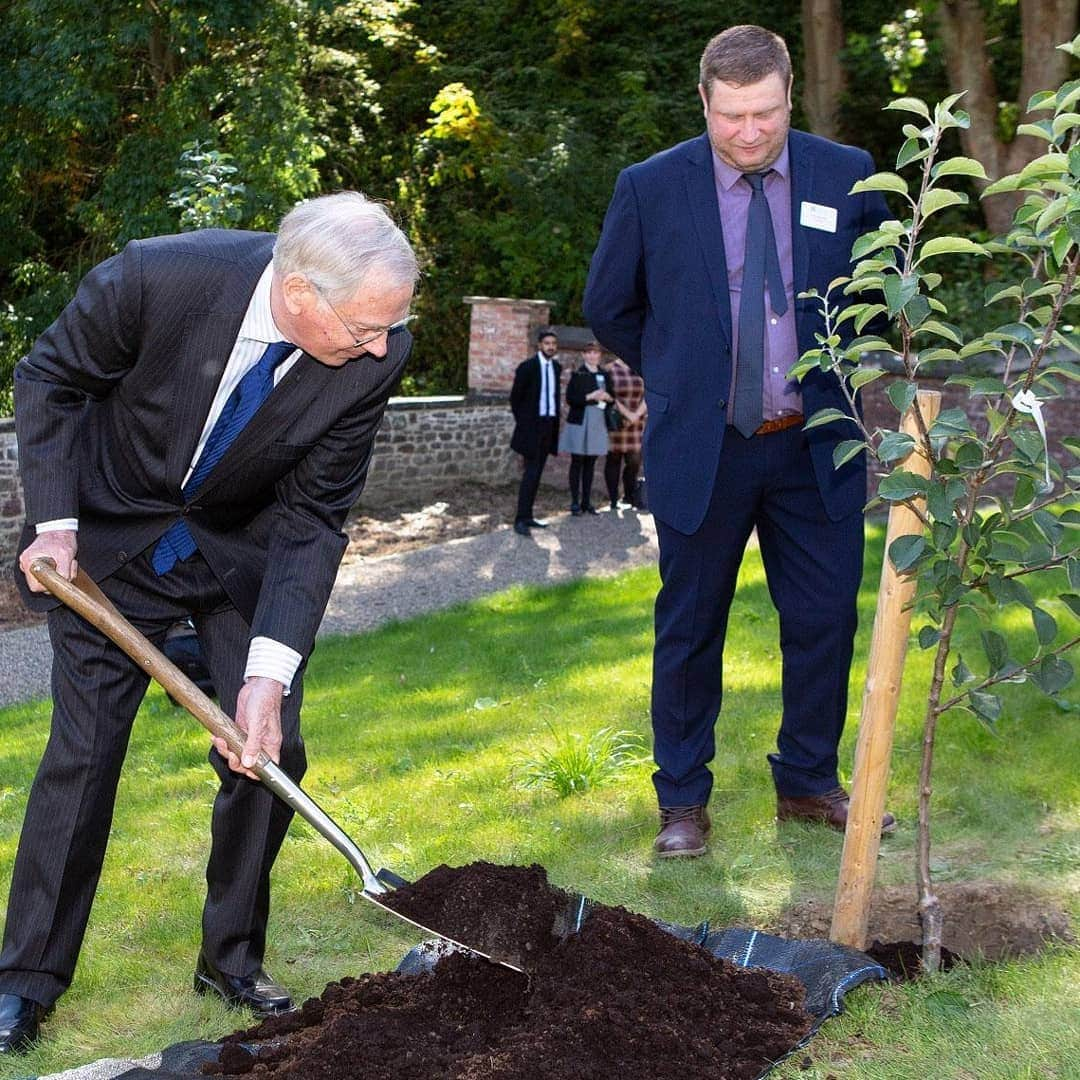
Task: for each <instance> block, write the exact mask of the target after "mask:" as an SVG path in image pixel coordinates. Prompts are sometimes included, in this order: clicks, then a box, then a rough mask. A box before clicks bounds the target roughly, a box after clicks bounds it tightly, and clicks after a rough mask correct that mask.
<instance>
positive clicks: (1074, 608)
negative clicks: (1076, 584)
mask: <svg viewBox="0 0 1080 1080" xmlns="http://www.w3.org/2000/svg"><path fill="white" fill-rule="evenodd" d="M1058 599H1059V600H1060V601H1061V602H1062V603H1064V604H1065V606H1066V607H1067V608H1068V609H1069V610H1070V611H1071V612H1072V613H1073V615H1075V616H1076V617H1077V618H1078V619H1080V596H1077V595H1076V593H1062V594H1061V595H1060V596H1059V597H1058Z"/></svg>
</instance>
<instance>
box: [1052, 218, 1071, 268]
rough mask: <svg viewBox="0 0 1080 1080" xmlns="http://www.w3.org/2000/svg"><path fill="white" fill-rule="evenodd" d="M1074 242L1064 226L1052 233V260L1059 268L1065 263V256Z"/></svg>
mask: <svg viewBox="0 0 1080 1080" xmlns="http://www.w3.org/2000/svg"><path fill="white" fill-rule="evenodd" d="M1075 242H1076V241H1075V240H1073V238H1072V234H1071V233H1070V232H1069V230H1068V228H1067V227H1066V226H1064V225H1062V226H1061V228H1060V229H1058V230H1057V231H1056V232H1055V233H1054V239H1053V241H1052V244H1051V247H1052V250H1053V252H1054V260H1055V261H1056V262H1057V264H1058V266H1061V265H1062V263H1064V262H1065V256H1066V255H1068V254H1069V248H1071V247H1072V246H1073V244H1074V243H1075Z"/></svg>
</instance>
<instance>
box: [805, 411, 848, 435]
mask: <svg viewBox="0 0 1080 1080" xmlns="http://www.w3.org/2000/svg"><path fill="white" fill-rule="evenodd" d="M834 420H847V421H849V422H850V423H855V421H854V420H852V419H851V417H850V416H848V414H847V413H846V412H841V410H840V409H818V411H817V412H816V413H814V415H813V416H811V417H810V419H809V420H807V421H806V423H805V424H804V425H803V429H804V430H806V431H809V430H810V428H816V427H821V426H822V424H831V423H832V422H833V421H834Z"/></svg>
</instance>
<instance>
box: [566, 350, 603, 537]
mask: <svg viewBox="0 0 1080 1080" xmlns="http://www.w3.org/2000/svg"><path fill="white" fill-rule="evenodd" d="M602 355H603V352H602V350H601V348H600V343H599V342H598V341H590V342H589V343H588V345H586V346H585V351H584V354H583V359H584V363H583V364H582V365H581V367H579V368H578V369H577V371H575V372H574V374H573V375H571V376H570V382H569V384H568V385H567V387H566V403H567V405H568V406H569V407H570V408H569V412H568V413H567V417H566V423H565V425H563V429H562V433H561V434H560V436H559V452H560V453H565V454H569V455H570V513H572V514H574V515H575V516H577V515H578V514H595V513H596V508H595V507H594V506H593V504H592V480H593V469H594V467H595V465H596V459H597V458H598V457H600V456H601V455H602V454H606V453H607V449H608V436H607V424H606V423H605V421H604V412H605V410H606V409H607V408H608V407H609V406H610V407H612V408H614V405H612V402H614V400H615V395H614V390H613V387H612V385H611V377H610V376H609V375H607V374H606V373H605V372H603V371H601V370H600V357H601V356H602Z"/></svg>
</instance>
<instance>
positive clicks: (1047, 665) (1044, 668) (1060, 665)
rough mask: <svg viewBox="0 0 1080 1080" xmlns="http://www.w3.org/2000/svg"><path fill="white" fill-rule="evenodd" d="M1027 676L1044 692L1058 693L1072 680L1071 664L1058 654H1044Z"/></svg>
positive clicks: (1049, 693)
mask: <svg viewBox="0 0 1080 1080" xmlns="http://www.w3.org/2000/svg"><path fill="white" fill-rule="evenodd" d="M1028 678H1029V679H1031V681H1032V682H1033V683H1034V684H1035V685H1036V686H1037V687H1038V688H1039V689H1040V690H1041V691H1042V692H1043V693H1044V694H1048V695H1051V696H1052V695H1054V694H1059V693H1061V691H1062V690H1064V689H1065V687H1066V686H1068V685H1069V683H1071V682H1072V678H1073V668H1072V664H1070V663H1069V662H1068V660H1063V659H1062V658H1061V657H1060V656H1044V657H1043V658H1042V663H1040V664H1039V666H1038V668H1036V669H1035V670H1034V671H1031V672H1030V673H1029V674H1028Z"/></svg>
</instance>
